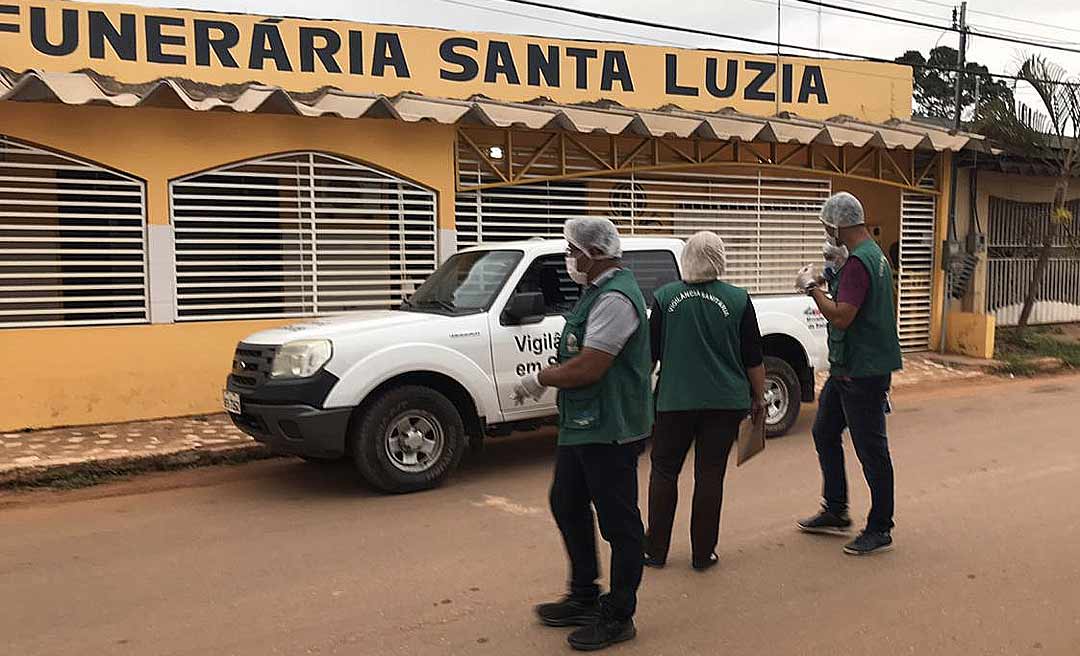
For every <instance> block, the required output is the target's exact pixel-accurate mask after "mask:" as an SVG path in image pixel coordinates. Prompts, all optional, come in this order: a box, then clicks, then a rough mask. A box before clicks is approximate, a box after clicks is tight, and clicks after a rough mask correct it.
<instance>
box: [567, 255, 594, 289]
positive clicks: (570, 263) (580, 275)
mask: <svg viewBox="0 0 1080 656" xmlns="http://www.w3.org/2000/svg"><path fill="white" fill-rule="evenodd" d="M566 273H568V274H570V280H573V281H574V282H575V283H577V284H579V285H584V284H585V283H587V282H589V274H588V273H587V272H585V271H579V270H578V268H577V258H576V257H574V256H572V255H567V256H566Z"/></svg>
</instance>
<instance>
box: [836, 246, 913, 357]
mask: <svg viewBox="0 0 1080 656" xmlns="http://www.w3.org/2000/svg"><path fill="white" fill-rule="evenodd" d="M851 257H857V258H859V261H860V262H862V263H863V266H864V267H866V272H867V273H868V274H869V275H870V288H869V289H868V290H867V292H866V299H865V300H864V301H863V304H862V307H860V308H859V312H858V314H856V315H855V320H854V321H852V322H851V325H850V326H848V328H847V330H837V329H836V328H833V327H832V325H831V324H830V326H829V363H830V364H831V365H832V375H834V376H847V377H850V378H866V377H869V376H884V375H887V374H891V373H892V372H894V371H898V370H899V369H901V368H903V360H902V358H901V355H900V337H899V334H898V333H897V330H896V306H895V305H894V301H893V278H892V268H891V267H890V266H889V259H888V258H887V257H885V254H884V253H882V252H881V249H880V248H878V245H877V244H876V243H874V240H872V239H867V240H866V241H864V242H863V243H861V244H859V245H858V246H857V247H856V248H855V249H854V250H853V251H852V252H851ZM839 286H840V284H839V276H837V280H836V281H835V282H834V283H833V284H830V285H829V289H830V291H832V293H833V297H834V298H835V295H836V293H837V291H838V290H839Z"/></svg>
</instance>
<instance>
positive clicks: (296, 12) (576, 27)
mask: <svg viewBox="0 0 1080 656" xmlns="http://www.w3.org/2000/svg"><path fill="white" fill-rule="evenodd" d="M117 1H119V2H125V1H126V3H128V4H140V5H146V6H155V7H175V8H185V9H201V10H216V11H228V12H241V13H254V14H261V15H273V16H298V17H304V18H337V19H345V20H353V21H359V22H371V23H387V24H394V25H417V26H425V27H443V28H449V29H459V30H471V31H488V32H502V33H510V34H526V35H537V36H550V37H563V38H586V39H593V40H603V41H620V42H630V43H644V44H652V45H669V46H676V47H686V48H710V49H717V50H738V51H751V52H753V51H757V52H767V51H768V48H765V47H758V46H754V45H751V44H746V43H740V42H735V41H730V40H725V39H718V38H712V37H705V36H698V35H693V34H685V33H680V32H676V31H668V30H658V29H650V28H641V27H635V26H632V25H625V24H619V23H613V22H608V21H603V20H595V19H590V18H586V17H581V16H574V15H570V14H565V13H562V12H557V11H550V10H546V9H540V8H533V7H526V6H522V5H516V4H511V3H509V2H505V1H504V0H392V1H389V0H379V1H377V2H370V1H364V0H360V1H357V0H306V1H300V0H149V1H148V0H117ZM541 1H546V2H548V3H549V4H556V5H560V6H565V7H574V8H579V9H587V10H591V11H596V12H601V13H606V14H615V15H622V16H625V17H632V18H637V19H641V20H648V21H654V22H659V23H665V24H671V25H683V26H693V27H695V28H698V29H703V30H713V31H718V32H725V33H734V34H739V35H743V36H748V37H754V38H758V39H766V40H769V41H775V40H776V36H777V0H719V1H717V0H711V1H709V0H676V1H673V0H664V1H663V2H658V1H656V0H652V1H648V0H541ZM779 1H780V2H781V3H782V7H781V16H780V40H781V41H782V42H784V43H789V44H794V45H802V46H810V47H815V46H819V47H822V48H826V49H830V50H836V51H843V52H850V53H853V54H860V55H869V56H874V57H882V58H887V59H893V58H895V57H897V56H899V55H901V54H903V52H904V51H906V50H912V49H914V50H921V51H922V52H923V53H927V52H928V51H929V50H930V49H931V48H933V47H934V46H935V45H937V44H941V45H949V46H952V47H954V48H955V47H956V46H957V39H958V35H957V34H956V33H955V32H948V31H944V30H940V29H931V28H926V27H916V26H910V25H904V24H900V23H895V22H891V21H882V20H881V19H876V18H869V17H863V16H857V15H853V14H848V13H846V12H843V11H841V10H837V9H822V10H821V12H820V15H819V10H818V8H817V7H813V6H810V5H808V4H805V3H802V2H799V1H798V0H779ZM825 1H826V2H828V3H829V4H834V5H843V6H849V7H856V8H859V9H862V10H866V11H872V12H877V13H884V14H891V15H895V16H904V17H907V18H910V19H913V20H918V21H923V22H926V23H930V24H934V25H941V26H942V27H944V26H947V25H949V24H950V23H951V17H952V3H950V2H948V1H947V0H825ZM1070 5H1071V6H1070ZM1018 6H1019V7H1022V11H1017V8H1018ZM968 23H969V25H970V26H971V27H972V29H973V30H978V31H982V32H984V33H990V32H994V33H1007V34H1009V35H1011V36H1013V37H1015V38H1018V39H1021V40H1023V41H1025V42H1026V43H1032V42H1043V43H1054V44H1058V45H1062V46H1064V47H1067V48H1073V49H1075V50H1078V51H1080V2H1062V0H1025V1H1024V2H1023V3H1020V4H1019V5H1018V3H1017V2H1016V0H971V1H970V2H969V3H968ZM968 52H969V55H968V58H969V60H974V61H977V62H979V63H981V64H984V65H986V66H987V67H988V68H989V69H990V70H991V71H992V72H999V73H1014V72H1015V71H1016V69H1017V66H1018V62H1020V61H1021V60H1022V59H1023V58H1024V56H1026V55H1028V54H1043V55H1045V56H1046V57H1047V58H1049V59H1050V60H1052V61H1054V62H1056V63H1058V64H1060V65H1062V66H1064V67H1065V68H1066V69H1067V70H1068V71H1069V72H1070V73H1071V74H1073V75H1075V76H1077V77H1080V54H1077V53H1068V52H1061V51H1055V50H1050V49H1042V48H1036V47H1033V46H1030V45H1028V46H1025V45H1017V44H1012V43H1004V42H1000V41H996V40H992V39H989V38H986V37H974V38H973V39H972V40H971V41H970V42H969V51H968ZM805 54H808V55H810V54H812V53H805ZM1018 93H1019V96H1020V98H1021V99H1023V100H1029V101H1030V100H1033V96H1032V93H1033V92H1031V91H1030V90H1028V89H1019V90H1018Z"/></svg>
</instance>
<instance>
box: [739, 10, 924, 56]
mask: <svg viewBox="0 0 1080 656" xmlns="http://www.w3.org/2000/svg"><path fill="white" fill-rule="evenodd" d="M747 1H748V2H756V3H758V4H760V5H767V6H769V7H775V6H776V3H775V2H772V0H747ZM783 6H784V8H785V9H792V10H795V11H806V12H813V13H815V14H816V13H818V12H821V13H823V14H825V15H827V16H836V17H838V18H848V19H852V20H861V21H867V22H869V23H878V24H884V23H888V21H886V20H883V19H880V18H871V17H866V16H851V15H848V14H845V13H843V12H839V11H823V10H822V9H821V7H818V8H817V9H811V8H810V7H800V6H798V5H793V4H791V3H790V2H784V3H783ZM919 29H929V28H919ZM819 45H820V44H819Z"/></svg>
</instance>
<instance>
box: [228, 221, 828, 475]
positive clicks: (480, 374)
mask: <svg viewBox="0 0 1080 656" xmlns="http://www.w3.org/2000/svg"><path fill="white" fill-rule="evenodd" d="M682 247H683V242H682V241H680V240H678V239H661V238H626V239H624V240H623V251H624V252H623V265H624V266H625V267H627V268H628V269H630V270H631V271H633V272H634V274H635V275H636V277H637V279H638V282H639V283H640V285H641V288H642V291H643V292H644V293H645V297H646V300H647V301H649V302H651V300H652V292H653V290H655V289H657V288H658V287H660V286H661V285H664V284H666V283H668V282H672V281H674V280H677V279H678V278H679V277H680V276H679V264H678V262H679V255H680V253H681V252H682ZM565 249H566V242H565V241H562V240H550V239H549V240H545V239H534V240H530V241H520V242H510V243H498V244H490V245H483V246H477V247H475V248H468V249H464V250H462V251H460V252H458V253H456V254H455V255H453V256H451V257H450V258H449V259H448V260H447V261H446V262H445V263H443V265H442V266H440V267H439V268H438V269H437V270H436V271H435V272H434V273H433V274H432V275H431V276H430V277H429V278H428V279H427V280H426V281H425V282H424V284H423V285H421V286H420V287H419V288H418V289H417V290H416V292H415V293H414V294H412V295H411V297H410V298H409V299H408V300H407V301H405V302H404V303H402V305H401V307H400V308H399V309H397V310H373V311H361V312H355V313H349V314H343V315H338V316H328V317H323V318H318V319H313V320H310V321H306V322H303V323H298V324H295V325H290V326H286V327H283V328H277V329H273V330H266V331H263V332H259V333H256V334H254V335H251V336H249V337H247V338H246V339H244V340H243V341H242V342H241V343H240V344H239V345H238V346H237V348H236V355H235V357H234V359H233V366H232V373H231V374H230V375H229V377H228V381H227V384H226V389H225V392H224V397H225V398H224V401H225V408H226V410H227V411H228V412H229V414H230V416H231V417H232V420H233V422H234V423H235V424H236V425H237V426H238V427H239V428H240V429H241V430H243V431H244V432H246V433H247V434H249V435H251V436H252V437H254V438H255V439H256V440H258V441H259V442H262V443H265V444H267V445H269V446H270V447H272V448H273V449H274V450H276V451H279V452H282V453H287V454H294V455H298V456H300V457H302V458H304V459H306V460H310V461H323V460H338V459H341V458H345V457H348V458H351V459H352V460H353V461H354V463H355V465H356V467H357V469H358V470H359V472H360V474H361V475H362V476H363V477H364V478H365V479H367V480H368V482H370V483H371V484H372V485H374V486H375V487H377V488H379V489H382V490H384V491H387V492H410V491H415V490H421V489H426V488H430V487H434V486H436V485H438V484H439V483H441V482H442V481H444V480H445V479H446V477H447V476H448V475H449V474H450V473H451V472H452V471H453V470H454V469H455V467H456V466H457V464H458V462H459V461H460V459H461V457H462V454H463V453H464V451H465V450H466V448H469V447H472V448H476V447H478V446H479V445H480V443H481V441H482V440H483V439H484V438H485V437H489V436H495V435H506V434H509V433H510V432H512V431H515V430H528V429H531V428H536V427H538V426H540V425H541V424H544V423H548V422H550V420H551V419H552V418H553V415H554V414H555V392H554V391H549V392H548V393H547V394H546V395H545V396H544V397H543V398H542V399H540V400H539V401H538V402H532V401H527V402H526V403H525V404H524V405H516V404H515V403H514V402H513V401H512V400H511V398H510V397H511V390H512V388H513V385H514V383H516V382H517V381H518V379H519V378H520V377H521V376H522V375H523V374H526V373H528V372H530V371H537V370H539V369H540V368H541V367H543V366H545V365H547V364H549V363H552V362H554V358H555V351H556V347H557V345H558V341H559V336H560V334H561V332H562V327H563V314H564V313H565V312H567V311H568V310H569V309H570V308H571V307H572V306H573V304H574V302H575V301H576V300H577V297H578V293H579V288H578V286H577V285H575V284H574V283H573V282H572V281H571V280H570V277H569V276H568V275H567V273H566V267H565V264H564V259H563V256H564V252H565ZM754 305H755V309H756V311H757V316H758V322H759V324H760V326H761V333H762V335H763V337H764V348H765V354H766V367H767V370H768V387H767V396H768V398H767V401H768V414H767V422H768V432H769V434H770V435H771V436H776V435H782V434H783V433H785V432H786V431H787V430H788V429H789V428H791V426H792V424H794V423H795V420H796V418H797V417H798V414H799V406H800V404H801V402H804V401H812V400H813V397H814V382H813V381H814V368H815V367H822V366H824V365H825V355H826V336H825V322H824V320H823V317H822V316H821V314H820V313H819V312H818V311H817V309H816V308H815V307H814V305H813V303H812V302H811V301H810V299H809V298H807V297H804V296H759V297H755V298H754Z"/></svg>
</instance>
